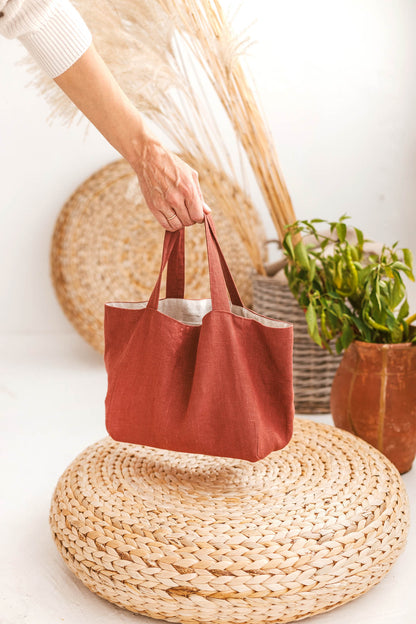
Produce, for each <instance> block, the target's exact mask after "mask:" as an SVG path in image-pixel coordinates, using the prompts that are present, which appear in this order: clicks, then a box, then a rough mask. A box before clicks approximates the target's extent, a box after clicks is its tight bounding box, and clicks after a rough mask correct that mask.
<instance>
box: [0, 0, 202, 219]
mask: <svg viewBox="0 0 416 624" xmlns="http://www.w3.org/2000/svg"><path fill="white" fill-rule="evenodd" d="M0 35H4V36H5V37H8V38H10V39H12V38H18V39H19V41H21V43H23V45H24V46H25V47H26V49H27V50H28V51H29V52H30V54H31V55H32V56H33V58H34V59H35V60H36V61H37V63H38V64H39V66H40V67H41V68H42V69H43V70H44V71H45V72H46V73H47V74H48V76H50V77H51V78H53V79H54V80H55V82H56V83H57V84H58V85H59V87H60V88H61V89H62V90H63V91H64V92H65V93H66V94H67V96H68V97H69V98H70V99H71V100H72V101H73V102H74V103H75V105H76V106H77V107H78V108H79V109H80V110H81V111H82V112H83V113H84V114H85V115H86V116H87V117H88V119H89V120H90V121H91V122H92V123H93V124H94V125H95V126H96V128H97V129H98V130H99V131H100V132H101V134H102V135H103V136H104V137H105V138H106V139H107V140H108V141H109V142H110V143H111V144H112V145H113V146H114V147H115V148H116V149H117V150H118V151H119V152H120V154H121V155H122V156H124V158H126V159H127V160H128V162H129V163H130V165H131V166H132V167H133V169H134V170H135V172H136V174H137V177H138V179H139V184H140V187H141V189H142V192H143V196H144V198H145V200H146V202H147V205H148V206H149V208H150V210H151V212H152V213H153V214H154V216H155V217H156V219H157V220H158V221H159V223H160V224H161V225H162V226H163V227H164V228H166V229H168V230H178V229H180V228H181V227H183V226H186V225H192V224H193V223H195V222H202V221H203V214H204V212H209V208H208V207H206V206H204V203H203V200H202V195H201V190H200V188H199V182H198V174H197V173H196V172H195V171H194V170H193V169H191V167H189V166H188V165H187V164H186V163H184V162H183V161H182V160H180V158H178V157H177V156H175V155H174V154H172V153H171V152H169V151H168V150H166V149H165V148H164V147H163V146H162V145H161V144H160V143H159V141H157V140H156V139H155V138H154V137H152V136H151V135H150V133H149V132H148V131H147V129H146V128H145V126H144V122H143V119H142V117H141V115H140V113H139V112H138V110H137V109H136V108H135V107H134V106H133V104H132V103H131V102H130V101H129V100H128V98H127V97H126V95H125V94H124V92H123V91H122V90H121V88H120V86H119V85H118V83H117V82H116V80H115V78H114V77H113V75H112V74H111V72H110V70H109V69H108V67H107V66H106V64H105V63H104V61H103V59H102V58H101V57H100V55H99V54H98V52H97V51H96V50H95V48H94V45H93V43H92V37H91V33H90V31H89V29H88V27H87V25H86V24H85V22H84V20H83V19H82V17H81V15H80V14H79V13H78V11H77V10H76V9H75V7H74V6H73V5H72V4H71V3H70V2H69V0H0ZM175 214H176V216H173V215H175ZM172 216H173V218H169V217H172Z"/></svg>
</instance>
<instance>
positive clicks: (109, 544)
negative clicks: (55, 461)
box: [50, 419, 409, 624]
mask: <svg viewBox="0 0 416 624" xmlns="http://www.w3.org/2000/svg"><path fill="white" fill-rule="evenodd" d="M408 513H409V512H408V499H407V494H406V491H405V489H404V485H403V482H402V480H401V478H400V475H399V473H398V471H397V470H396V468H395V467H394V466H393V465H392V464H391V463H390V462H389V461H388V460H387V459H386V458H385V457H384V456H383V455H382V454H381V453H379V452H378V451H377V450H376V449H374V448H373V447H371V446H370V445H368V444H367V443H366V442H364V441H363V440H361V439H359V438H356V437H355V436H353V435H351V434H349V433H346V432H344V431H342V430H340V429H337V428H334V427H330V426H326V425H321V424H318V423H314V422H312V421H307V420H300V419H296V420H295V432H294V436H293V439H292V441H291V442H290V444H289V445H288V446H287V447H286V448H285V449H283V450H282V451H279V452H276V453H272V454H271V455H269V457H267V458H266V459H264V460H262V461H259V462H257V463H255V464H250V463H249V462H244V461H239V460H233V459H226V458H224V459H223V458H218V457H208V456H203V455H188V454H183V453H173V452H169V451H163V450H157V449H151V448H148V447H143V446H134V445H130V444H123V443H118V442H114V441H113V440H111V438H105V439H104V440H102V441H100V442H97V443H96V444H93V445H92V446H90V447H88V448H87V449H86V450H85V451H84V452H83V453H81V454H80V455H79V456H78V457H77V458H76V459H75V460H74V462H73V463H72V464H71V465H70V466H69V467H68V468H67V470H66V471H65V472H64V474H63V475H62V477H61V478H60V480H59V482H58V484H57V487H56V490H55V493H54V495H53V499H52V505H51V510H50V524H51V528H52V532H53V536H54V539H55V542H56V545H57V547H58V549H59V551H60V553H61V555H62V556H63V558H64V560H65V562H66V563H67V565H68V566H69V568H70V569H71V570H72V572H74V574H75V575H76V576H77V577H78V578H79V579H80V580H81V581H82V582H83V583H84V584H85V585H86V586H87V587H88V588H89V589H90V590H91V591H93V592H95V593H97V594H98V595H99V596H101V597H103V598H105V599H107V600H109V601H110V602H112V603H115V604H116V605H119V606H120V607H124V608H126V609H128V610H130V611H133V612H136V613H142V614H144V615H148V616H151V617H154V618H159V619H165V620H168V621H172V622H184V623H187V624H191V623H192V624H197V623H207V624H208V623H209V624H220V623H221V624H224V623H226V624H234V623H236V624H237V623H241V624H261V623H266V622H267V623H272V622H273V623H277V622H290V621H294V620H297V619H300V618H303V617H306V616H308V615H313V614H316V613H320V612H322V611H326V610H328V609H332V608H334V607H336V606H338V605H341V604H343V603H345V602H347V601H349V600H352V599H353V598H356V597H357V596H359V595H360V594H363V593H364V592H366V591H367V590H369V589H370V588H371V587H372V586H373V585H375V584H376V583H378V582H379V581H380V579H381V578H382V577H383V576H384V575H385V574H386V573H387V572H388V570H389V569H390V567H391V566H392V564H393V562H394V561H395V559H396V558H397V556H398V555H399V553H400V551H401V550H402V548H403V547H404V545H405V541H406V535H407V530H408V521H409V517H408Z"/></svg>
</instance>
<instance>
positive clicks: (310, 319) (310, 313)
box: [306, 302, 318, 336]
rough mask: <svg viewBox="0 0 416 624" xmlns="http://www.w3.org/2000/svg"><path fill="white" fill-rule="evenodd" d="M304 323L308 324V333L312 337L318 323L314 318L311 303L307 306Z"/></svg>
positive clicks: (314, 311)
mask: <svg viewBox="0 0 416 624" xmlns="http://www.w3.org/2000/svg"><path fill="white" fill-rule="evenodd" d="M306 322H307V323H308V328H309V333H310V335H311V336H313V335H314V333H315V331H316V330H317V328H318V321H317V318H316V310H315V307H314V305H313V303H312V302H311V303H310V304H309V305H308V309H307V310H306Z"/></svg>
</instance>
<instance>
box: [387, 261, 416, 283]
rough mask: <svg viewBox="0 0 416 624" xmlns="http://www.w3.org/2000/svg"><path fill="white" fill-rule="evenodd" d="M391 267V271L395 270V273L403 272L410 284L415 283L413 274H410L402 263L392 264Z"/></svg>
mask: <svg viewBox="0 0 416 624" xmlns="http://www.w3.org/2000/svg"><path fill="white" fill-rule="evenodd" d="M391 266H392V269H396V270H397V271H403V273H404V274H405V275H407V277H408V278H409V279H411V280H412V282H414V281H415V278H414V276H413V273H412V271H411V269H409V267H408V266H406V265H405V264H403V262H393V264H392V265H391Z"/></svg>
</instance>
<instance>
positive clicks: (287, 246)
mask: <svg viewBox="0 0 416 624" xmlns="http://www.w3.org/2000/svg"><path fill="white" fill-rule="evenodd" d="M283 249H284V250H285V251H286V252H287V255H288V256H289V257H290V258H291V259H292V260H294V259H295V252H294V250H293V243H292V235H291V234H290V233H288V234H286V236H285V237H284V239H283Z"/></svg>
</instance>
